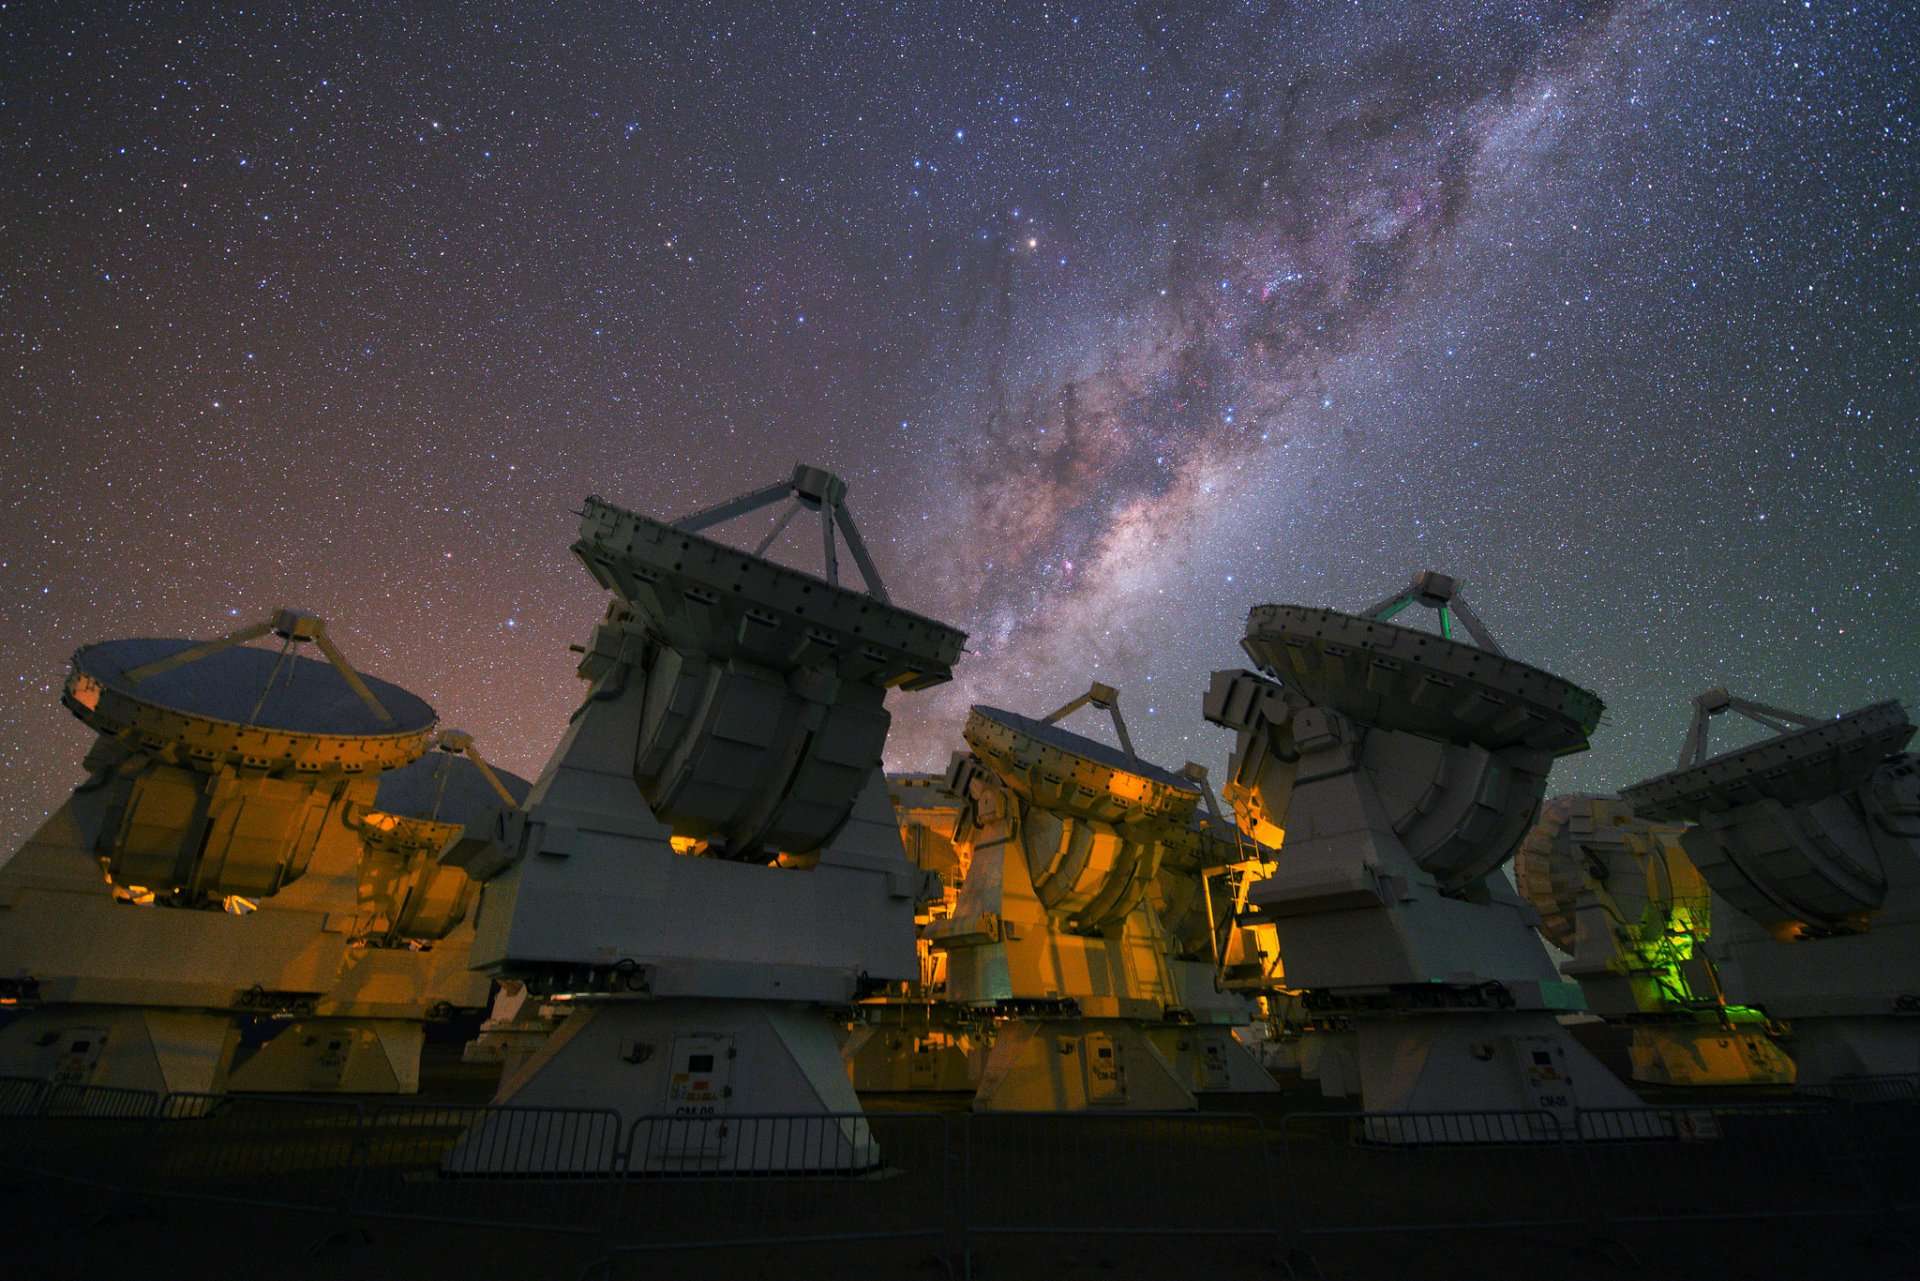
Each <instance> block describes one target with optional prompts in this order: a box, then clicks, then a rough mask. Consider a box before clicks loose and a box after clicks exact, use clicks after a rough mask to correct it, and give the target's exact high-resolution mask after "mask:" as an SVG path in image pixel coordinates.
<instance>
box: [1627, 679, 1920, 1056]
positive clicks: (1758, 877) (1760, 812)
mask: <svg viewBox="0 0 1920 1281" xmlns="http://www.w3.org/2000/svg"><path fill="white" fill-rule="evenodd" d="M1693 702H1694V711H1693V719H1692V723H1691V725H1690V726H1689V728H1688V731H1687V736H1686V741H1685V743H1684V745H1683V746H1682V748H1681V753H1680V761H1679V765H1678V767H1677V768H1676V769H1674V770H1673V771H1672V772H1670V773H1667V774H1663V775H1660V776H1659V777H1657V778H1652V779H1648V780H1646V781H1645V782H1642V783H1638V784H1636V785H1634V786H1633V787H1630V788H1627V789H1626V791H1625V792H1623V793H1622V796H1623V797H1624V798H1625V799H1626V800H1627V801H1628V802H1630V803H1631V804H1632V805H1633V807H1634V809H1635V810H1636V811H1637V812H1638V813H1640V814H1641V815H1643V816H1645V817H1647V818H1650V819H1655V820H1663V821H1669V822H1677V821H1685V822H1690V823H1691V824H1692V826H1691V827H1689V828H1687V830H1686V832H1685V833H1684V834H1683V835H1682V836H1681V838H1680V839H1681V843H1682V844H1683V845H1684V846H1685V848H1686V852H1687V856H1688V857H1689V858H1690V859H1691V860H1692V861H1693V864H1694V866H1695V867H1697V868H1699V869H1700V875H1701V876H1702V877H1704V878H1705V879H1706V882H1707V884H1708V885H1710V886H1711V887H1712V888H1713V894H1714V897H1715V899H1716V900H1718V901H1717V902H1716V904H1715V910H1714V922H1713V933H1712V936H1711V937H1710V939H1709V940H1708V953H1709V955H1711V956H1712V958H1713V960H1714V962H1715V964H1716V965H1717V966H1718V967H1719V973H1720V977H1721V981H1722V983H1723V985H1724V986H1725V989H1726V993H1727V997H1728V999H1729V1000H1732V1001H1737V1002H1739V1003H1741V1004H1747V1005H1754V1006H1758V1007H1760V1008H1761V1009H1764V1010H1765V1011H1766V1012H1767V1014H1768V1015H1770V1016H1772V1017H1773V1018H1776V1019H1785V1020H1787V1021H1788V1022H1789V1023H1790V1024H1791V1025H1792V1035H1791V1038H1790V1040H1789V1041H1788V1042H1787V1047H1788V1050H1789V1052H1790V1053H1791V1054H1792V1055H1793V1059H1794V1062H1795V1064H1796V1066H1797V1067H1798V1069H1799V1079H1800V1081H1801V1083H1802V1084H1820V1083H1825V1082H1829V1081H1832V1080H1835V1079H1836V1078H1841V1077H1847V1076H1858V1075H1879V1074H1888V1073H1898V1074H1912V1073H1914V1072H1920V757H1917V756H1915V755H1914V754H1912V753H1910V752H1907V751H1906V750H1905V748H1906V746H1907V743H1908V741H1909V740H1910V739H1911V738H1912V737H1913V730H1914V727H1913V722H1912V721H1911V720H1910V719H1909V718H1908V716H1907V713H1906V709H1905V708H1903V707H1902V706H1901V705H1900V704H1899V703H1896V702H1891V701H1889V702H1882V703H1875V704H1872V705H1871V706H1868V707H1863V708H1860V709H1858V710H1857V711H1852V712H1848V713H1846V714H1845V715H1843V716H1839V717H1836V718H1833V719H1830V720H1817V719H1815V718H1813V717H1809V716H1804V715H1801V714H1800V713H1797V712H1790V711H1786V710H1784V709H1782V708H1779V707H1774V706H1771V705H1769V704H1766V703H1760V702H1755V701H1753V700H1751V699H1744V698H1738V697H1735V696H1734V695H1731V694H1729V693H1728V692H1727V691H1726V690H1724V689H1712V690H1708V691H1707V692H1706V693H1704V694H1701V695H1699V696H1698V697H1696V698H1695V699H1694V700H1693ZM1729 711H1731V712H1734V713H1736V714H1738V715H1740V716H1744V717H1746V718H1747V719H1749V720H1751V721H1753V722H1755V723H1757V724H1759V725H1760V726H1762V727H1763V728H1764V729H1766V730H1767V731H1768V734H1769V737H1767V738H1765V739H1763V740H1762V741H1760V742H1757V743H1754V744H1752V745H1750V746H1747V747H1743V748H1739V749H1737V750H1734V751H1729V752H1725V753H1722V754H1721V755H1718V756H1709V755H1708V752H1707V741H1708V737H1709V733H1710V730H1711V727H1712V725H1713V722H1714V718H1715V717H1717V716H1720V715H1721V714H1723V713H1725V712H1729Z"/></svg>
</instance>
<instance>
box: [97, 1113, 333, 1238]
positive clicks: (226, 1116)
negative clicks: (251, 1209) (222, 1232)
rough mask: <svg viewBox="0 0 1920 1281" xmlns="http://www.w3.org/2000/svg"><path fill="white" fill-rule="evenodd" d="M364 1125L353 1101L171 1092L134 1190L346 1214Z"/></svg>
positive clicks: (147, 1141)
mask: <svg viewBox="0 0 1920 1281" xmlns="http://www.w3.org/2000/svg"><path fill="white" fill-rule="evenodd" d="M365 1126H366V1109H365V1108H364V1107H363V1106H362V1105H361V1104H360V1103H358V1102H356V1101H354V1100H351V1099H326V1098H304V1097H302V1098H295V1097H286V1096H277V1095H244V1094H192V1093H176V1094H169V1095H167V1097H166V1098H165V1099H164V1100H162V1102H161V1106H160V1111H159V1113H158V1114H157V1115H156V1117H155V1118H154V1120H153V1123H152V1125H151V1127H150V1128H149V1130H148V1131H147V1133H146V1135H145V1136H144V1140H143V1142H142V1143H141V1144H140V1145H139V1146H140V1157H139V1159H138V1161H137V1162H136V1169H135V1172H134V1175H133V1181H132V1184H131V1186H130V1189H129V1190H130V1191H133V1192H137V1193H140V1194H143V1195H146V1196H152V1197H160V1198H164V1199H168V1200H188V1201H219V1202H226V1203H229V1204H234V1205H253V1206H264V1207H268V1208H271V1209H282V1210H305V1211H317V1212H323V1213H330V1214H336V1215H343V1214H345V1213H346V1210H347V1207H348V1206H349V1205H351V1204H352V1202H353V1195H354V1180H355V1178H356V1177H357V1175H358V1173H359V1168H360V1163H359V1160H358V1156H359V1146H360V1141H361V1136H362V1132H363V1131H364V1129H365Z"/></svg>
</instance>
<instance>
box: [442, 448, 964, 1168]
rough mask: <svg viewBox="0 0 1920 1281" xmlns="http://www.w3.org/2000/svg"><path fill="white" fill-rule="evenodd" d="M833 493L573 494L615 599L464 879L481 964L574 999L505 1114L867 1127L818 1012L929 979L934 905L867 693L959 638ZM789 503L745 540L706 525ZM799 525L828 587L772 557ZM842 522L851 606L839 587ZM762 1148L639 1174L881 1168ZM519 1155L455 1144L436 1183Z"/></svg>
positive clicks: (945, 654)
mask: <svg viewBox="0 0 1920 1281" xmlns="http://www.w3.org/2000/svg"><path fill="white" fill-rule="evenodd" d="M846 493H847V489H846V485H845V484H844V482H842V481H841V480H839V479H838V478H837V477H834V476H832V475H830V474H828V473H826V472H824V471H820V470H818V469H815V468H811V467H804V466H803V467H796V468H795V469H794V471H793V474H792V476H791V477H790V478H789V479H787V480H784V481H781V482H779V483H778V484H774V485H769V486H766V487H764V488H762V489H759V490H756V491H754V492H753V493H750V494H747V495H745V496H743V497H741V498H739V499H735V500H733V501H732V502H728V503H722V504H720V505H719V506H717V507H713V508H709V509H707V510H706V511H703V512H700V513H697V514H695V515H693V516H689V517H687V518H685V519H682V520H679V521H672V522H670V521H664V520H657V519H654V518H652V517H649V516H643V515H640V514H638V513H636V512H631V511H627V510H624V509H622V508H620V507H616V506H614V505H612V504H611V503H607V502H604V501H602V500H600V499H598V498H590V499H588V500H587V502H586V504H585V508H584V510H583V511H582V513H581V522H580V535H579V537H578V539H577V540H576V541H575V542H574V544H573V551H574V554H575V555H576V556H577V557H579V559H580V561H581V563H582V564H583V565H584V566H585V567H586V569H587V572H588V573H589V574H591V575H592V576H593V578H594V580H595V581H596V582H598V583H599V584H600V585H601V586H602V587H604V588H605V589H607V590H608V591H610V592H612V593H613V595H614V598H615V599H614V601H613V602H612V604H611V605H610V606H609V608H608V610H607V614H606V618H605V621H603V622H602V623H601V624H600V625H599V626H598V627H597V628H596V629H595V630H594V632H593V635H592V637H591V638H590V640H589V641H588V643H587V645H586V647H585V657H584V658H583V659H582V661H581V663H580V668H579V671H580V675H581V677H582V678H583V679H585V680H586V681H587V683H588V687H589V688H588V692H587V696H586V699H585V701H584V702H583V703H582V704H581V706H580V709H579V710H578V711H577V712H576V713H575V714H574V717H573V720H572V723H571V724H570V725H569V727H568V729H567V732H566V735H565V737H564V738H563V739H562V740H561V743H560V745H559V747H558V748H557V749H556V750H555V752H554V755H553V757H552V759H551V760H549V761H548V763H547V767H546V769H545V771H544V772H543V773H542V774H541V776H540V778H539V779H538V780H537V781H536V782H535V784H534V787H533V792H532V794H531V795H530V796H529V797H528V801H527V805H526V808H525V809H524V810H523V811H521V812H520V813H519V814H518V815H516V817H515V818H514V820H513V823H512V824H511V825H510V827H509V830H508V832H507V836H506V839H505V841H504V842H503V849H504V851H505V856H504V858H503V860H502V861H501V862H502V865H500V866H482V865H479V864H469V865H468V867H467V870H468V871H469V872H470V873H473V874H474V875H476V876H479V877H481V878H482V879H484V880H485V881H486V887H485V890H484V891H483V895H482V900H481V907H480V911H479V918H478V921H477V923H476V931H477V938H476V941H475V944H474V960H475V963H476V965H477V966H478V967H479V968H481V969H483V970H484V971H485V972H487V973H488V974H489V975H491V976H493V977H495V978H498V979H501V980H508V981H514V982H519V983H523V984H525V985H526V986H527V988H528V989H529V990H530V991H531V992H532V993H533V994H534V995H535V996H537V997H542V998H551V999H554V1000H561V999H565V1000H566V1001H567V1002H568V1003H570V1005H571V1006H572V1008H573V1013H572V1014H570V1015H569V1016H568V1017H567V1018H566V1019H564V1020H563V1021H562V1022H561V1023H560V1025H559V1027H558V1028H557V1029H556V1030H555V1031H554V1033H553V1034H552V1035H551V1036H550V1037H548V1038H547V1040H546V1042H545V1043H544V1044H543V1045H542V1046H541V1047H540V1048H539V1049H538V1050H537V1051H535V1052H534V1054H533V1055H532V1056H531V1057H530V1058H528V1059H527V1060H526V1062H525V1063H524V1064H523V1065H522V1066H521V1067H520V1069H519V1070H518V1071H517V1072H514V1073H513V1074H512V1075H511V1076H508V1077H505V1078H504V1079H503V1080H502V1083H501V1089H500V1094H499V1101H500V1102H502V1103H515V1104H524V1105H531V1106H581V1107H595V1108H612V1109H615V1110H617V1111H618V1112H619V1113H620V1115H621V1116H622V1118H623V1119H626V1120H631V1119H632V1118H635V1117H639V1116H654V1115H659V1114H666V1115H670V1116H680V1117H689V1118H709V1117H711V1118H723V1117H724V1116H725V1115H727V1114H730V1113H775V1114H796V1113H815V1114H818V1113H854V1114H857V1113H858V1112H859V1101H858V1099H857V1098H856V1097H855V1095H854V1093H853V1087H852V1086H851V1084H850V1083H849V1082H848V1079H847V1072H846V1068H845V1067H844V1065H843V1064H842V1061H841V1058H840V1053H839V1049H838V1046H837V1044H836V1036H835V1033H836V1022H835V1018H834V1016H833V1013H832V1010H833V1009H834V1008H835V1007H845V1006H846V1005H848V1004H849V1003H851V1002H852V1001H853V1000H855V999H856V998H857V997H859V996H861V995H862V994H864V993H865V992H866V991H867V990H868V989H869V988H870V987H872V986H875V985H880V984H885V983H892V982H898V981H902V980H911V979H914V978H916V977H918V975H919V972H920V971H919V963H918V960H917V958H916V954H915V949H914V922H913V917H914V907H915V904H916V903H917V902H919V901H920V900H921V899H922V898H923V897H925V895H926V884H925V882H926V877H925V875H924V874H923V873H922V872H921V871H919V869H917V868H915V867H914V866H913V864H912V863H911V862H909V861H908V859H907V857H906V854H905V851H904V850H903V849H902V847H901V842H900V829H899V826H898V825H897V823H896V822H895V818H894V812H893V806H892V804H891V802H890V801H889V800H888V796H887V785H886V779H885V777H884V776H883V775H882V773H881V771H880V753H881V748H882V746H883V744H884V743H885V741H886V736H887V728H888V724H889V716H888V713H887V710H886V707H885V705H884V699H885V696H886V693H887V691H888V690H907V691H911V690H918V689H925V688H927V687H929V686H932V685H936V684H939V683H940V682H942V681H945V680H947V679H949V677H950V675H951V667H952V664H953V662H954V661H955V660H956V659H957V658H958V657H959V655H960V651H961V645H962V643H963V641H964V640H965V634H964V633H962V632H960V631H957V630H956V629H954V628H951V627H948V626H946V625H945V624H942V623H938V622H935V621H934V620H932V619H930V618H924V617H921V616H920V615H918V614H914V613H911V612H909V611H907V610H905V609H902V608H900V607H899V606H897V605H894V604H892V603H890V602H889V600H888V598H887V594H886V591H885V588H884V587H883V586H882V585H881V583H880V579H879V575H878V573H877V572H876V570H875V569H874V566H873V563H872V561H871V559H870V558H869V557H868V555H867V552H866V549H865V547H864V545H863V544H862V543H861V541H860V537H859V534H858V533H857V531H856V529H855V526H854V522H853V519H852V516H851V513H850V512H849V509H848V507H847V504H846ZM782 500H785V501H786V502H787V508H786V513H785V515H783V516H782V517H781V518H780V522H779V524H777V525H775V526H774V527H773V528H772V530H771V531H770V532H769V533H768V534H767V536H766V537H765V538H764V539H763V540H762V541H761V542H760V543H759V545H758V546H757V547H756V548H755V550H754V551H752V552H746V551H741V550H738V549H736V548H734V547H731V546H728V545H727V544H725V543H722V542H718V541H715V540H714V539H711V538H708V537H706V536H704V535H703V534H702V533H701V532H700V531H702V530H705V529H708V528H711V527H712V526H714V525H717V524H719V523H720V522H722V521H726V520H731V519H733V518H736V517H739V516H745V515H748V514H750V513H752V512H754V511H756V510H758V509H760V508H762V507H766V506H769V505H771V504H774V503H778V502H781V501H782ZM803 511H811V512H813V513H816V514H817V515H818V516H819V518H820V527H821V530H822V545H823V555H824V563H825V576H824V577H818V576H815V575H813V574H809V573H803V572H800V571H798V570H795V569H790V568H787V567H785V566H782V565H780V564H777V563H775V562H774V561H771V560H769V559H767V558H766V556H765V555H764V553H765V552H766V551H767V550H768V549H769V548H770V547H771V546H772V543H773V541H774V539H775V537H776V536H778V535H779V533H780V532H781V531H782V530H784V529H785V528H786V526H787V525H788V523H789V522H790V521H791V519H792V517H793V516H794V515H795V514H798V513H800V512H803ZM836 534H838V536H839V537H840V538H841V539H843V540H844V541H845V544H846V548H847V551H848V553H849V554H850V555H851V557H852V559H853V561H854V563H855V565H856V566H857V568H858V569H859V571H860V575H861V577H862V579H863V580H864V582H865V584H866V590H865V591H855V590H853V589H851V588H849V587H845V586H842V585H841V584H840V582H839V571H838V561H839V552H838V545H837V543H836ZM753 1133H755V1134H757V1135H759V1136H760V1137H759V1139H758V1140H757V1141H756V1144H755V1145H754V1150H751V1151H736V1150H735V1144H736V1142H737V1141H738V1134H739V1131H738V1128H737V1127H732V1126H728V1125H726V1124H724V1123H722V1122H720V1121H718V1120H716V1121H714V1122H711V1123H706V1122H703V1123H702V1124H699V1125H695V1126H689V1127H681V1128H679V1129H670V1128H667V1127H663V1128H661V1129H660V1131H659V1132H658V1133H657V1134H656V1135H655V1136H654V1139H653V1141H652V1143H651V1145H650V1146H646V1147H645V1150H644V1151H642V1152H639V1153H637V1154H636V1156H635V1158H634V1159H635V1162H636V1168H646V1169H652V1170H697V1169H700V1168H704V1167H707V1166H710V1165H711V1164H712V1163H714V1162H716V1161H722V1160H724V1161H726V1162H727V1163H728V1164H729V1166H730V1167H732V1168H750V1169H751V1168H761V1169H801V1168H809V1167H810V1166H813V1165H816V1164H818V1165H824V1166H826V1167H828V1168H833V1169H842V1170H844V1169H847V1168H858V1167H859V1166H861V1165H863V1164H866V1163H870V1162H871V1161H874V1160H877V1159H878V1158H877V1155H876V1154H875V1153H874V1151H873V1145H872V1142H871V1139H870V1137H869V1135H868V1133H867V1128H866V1125H865V1123H864V1122H859V1121H857V1120H852V1119H849V1120H844V1121H842V1122H840V1123H839V1124H838V1135H839V1138H838V1140H837V1141H836V1142H837V1146H836V1143H835V1142H829V1143H810V1144H808V1145H805V1146H806V1148H807V1150H806V1151H797V1150H789V1149H787V1148H786V1147H784V1146H782V1145H781V1144H780V1143H779V1141H778V1139H777V1136H776V1135H775V1134H774V1133H773V1131H772V1130H771V1128H770V1127H759V1128H758V1129H756V1130H754V1131H753ZM534 1159H535V1158H531V1157H524V1156H522V1155H516V1154H514V1152H513V1150H512V1149H511V1148H510V1147H508V1146H503V1145H497V1144H495V1143H493V1142H492V1140H491V1138H490V1136H489V1135H487V1134H483V1133H474V1132H470V1133H469V1135H468V1136H467V1139H466V1140H465V1141H463V1144H462V1146H461V1148H460V1149H459V1150H458V1151H457V1152H456V1153H455V1155H454V1157H453V1158H452V1160H451V1168H455V1169H461V1170H473V1171H480V1170H500V1171H503V1172H534V1170H533V1169H532V1167H530V1166H529V1165H528V1164H527V1162H528V1161H532V1160H534ZM556 1159H558V1158H556ZM502 1163H504V1164H502ZM541 1169H543V1170H544V1169H545V1167H541Z"/></svg>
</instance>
